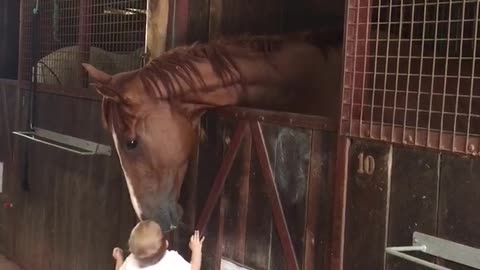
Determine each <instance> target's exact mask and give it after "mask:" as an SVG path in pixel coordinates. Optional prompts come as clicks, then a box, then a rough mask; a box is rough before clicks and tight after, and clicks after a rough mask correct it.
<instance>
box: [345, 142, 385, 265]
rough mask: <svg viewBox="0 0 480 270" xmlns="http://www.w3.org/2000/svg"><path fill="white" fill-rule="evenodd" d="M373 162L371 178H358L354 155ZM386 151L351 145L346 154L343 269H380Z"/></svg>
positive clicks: (376, 146)
mask: <svg viewBox="0 0 480 270" xmlns="http://www.w3.org/2000/svg"><path fill="white" fill-rule="evenodd" d="M360 153H363V154H364V156H365V157H366V156H367V155H371V156H372V157H373V158H374V160H375V170H374V172H373V174H372V175H368V174H359V173H357V170H358V164H359V162H358V155H359V154H360ZM389 153H390V147H389V146H388V145H385V144H378V143H372V142H365V141H353V142H352V145H351V148H350V154H349V168H348V183H347V205H346V221H345V222H346V223H345V251H344V252H345V254H344V269H349V270H356V269H359V270H360V269H361V270H363V269H372V270H374V269H379V270H380V269H383V267H384V263H385V260H384V258H385V257H384V254H385V230H386V226H385V225H386V224H385V223H386V215H387V192H388V188H389V183H388V176H389V175H388V174H389V172H388V170H389V166H388V164H389V158H390V154H389Z"/></svg>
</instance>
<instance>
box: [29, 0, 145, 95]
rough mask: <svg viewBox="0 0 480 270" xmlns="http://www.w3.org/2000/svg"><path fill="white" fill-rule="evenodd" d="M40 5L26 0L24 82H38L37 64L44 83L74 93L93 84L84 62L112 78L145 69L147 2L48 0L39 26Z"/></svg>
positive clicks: (127, 0) (138, 0) (41, 4)
mask: <svg viewBox="0 0 480 270" xmlns="http://www.w3.org/2000/svg"><path fill="white" fill-rule="evenodd" d="M36 6H37V1H35V0H28V1H22V18H21V23H22V28H21V30H22V33H21V35H22V42H21V43H22V47H21V48H22V54H21V63H22V67H21V70H20V72H21V79H23V80H28V81H30V80H33V77H34V76H33V69H32V64H33V62H36V66H37V76H36V78H37V82H38V83H39V85H42V84H43V86H47V87H52V86H55V87H58V88H62V89H65V90H66V91H68V89H72V88H81V87H86V86H87V78H86V74H85V72H84V71H83V69H82V67H81V65H80V64H81V63H82V62H88V63H91V64H93V65H94V66H96V67H98V68H99V69H101V70H104V71H106V72H107V73H110V74H113V73H118V72H121V71H126V70H132V69H135V68H138V67H141V63H142V56H143V52H144V44H145V24H146V14H145V10H146V0H43V1H39V2H38V20H37V21H36V23H35V21H34V20H33V19H34V18H35V17H34V16H35V15H34V14H33V10H34V8H35V7H36ZM35 34H38V42H32V40H33V39H32V36H34V35H35ZM34 43H35V44H34ZM35 50H36V55H38V58H37V59H35V60H38V61H32V60H33V59H32V55H33V54H32V52H34V51H35Z"/></svg>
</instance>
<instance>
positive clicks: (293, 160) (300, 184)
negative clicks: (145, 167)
mask: <svg viewBox="0 0 480 270" xmlns="http://www.w3.org/2000/svg"><path fill="white" fill-rule="evenodd" d="M218 119H219V118H218V116H217V115H216V114H215V113H213V112H212V113H210V114H209V115H208V116H207V117H206V119H205V120H204V126H205V127H206V131H207V139H206V140H205V141H204V142H202V144H201V145H200V150H199V154H198V158H197V164H196V167H197V168H198V172H197V178H196V181H189V180H188V179H187V180H186V182H185V185H184V187H183V193H182V202H183V203H182V204H183V205H184V206H187V208H186V209H185V210H186V220H185V221H186V222H187V221H188V220H189V219H191V218H193V219H194V221H190V222H191V224H195V223H196V222H197V221H198V218H199V215H200V213H201V211H202V210H203V208H204V207H205V202H206V200H207V197H208V195H209V192H210V190H211V187H212V185H213V184H214V183H213V180H214V178H215V175H216V174H217V172H218V169H219V167H220V163H221V161H222V160H223V158H224V157H225V153H226V150H227V148H228V146H229V143H230V141H231V139H232V137H233V131H234V130H235V128H236V124H238V119H233V118H224V119H223V118H221V120H220V121H218ZM261 126H262V129H263V132H264V136H265V141H266V144H267V151H268V155H269V159H270V163H271V165H272V170H273V174H274V178H275V183H276V188H277V189H278V192H279V196H280V197H279V198H280V201H281V203H282V205H283V208H282V209H283V211H284V213H285V218H286V221H287V227H288V230H289V233H290V235H291V238H292V243H293V249H294V252H295V254H296V256H297V260H298V264H299V266H300V269H327V268H328V265H329V262H330V261H329V257H330V229H331V226H330V224H331V219H330V218H331V207H332V205H331V202H332V197H331V195H332V188H333V185H332V184H333V179H334V178H333V177H334V164H335V146H336V143H335V141H336V139H335V138H336V135H335V133H334V132H331V131H322V130H318V129H312V128H308V127H303V128H302V127H297V128H294V127H286V126H282V125H281V124H272V123H269V122H265V123H262V124H261ZM265 183H266V181H265V179H264V177H263V175H262V172H261V168H260V164H259V158H258V156H257V154H256V151H255V147H253V146H252V138H251V137H249V136H247V137H246V138H245V139H244V141H243V142H242V145H241V148H240V150H239V153H238V155H237V157H236V158H235V161H234V163H233V166H232V169H231V171H230V173H229V175H228V177H227V180H226V184H225V187H224V190H223V192H222V195H221V199H220V200H219V202H218V203H217V204H216V206H215V210H214V212H213V216H212V218H211V219H210V221H209V223H208V226H207V232H206V243H205V248H204V253H203V254H204V265H203V267H204V269H219V268H218V263H219V260H220V258H221V257H224V258H227V259H230V260H233V261H235V262H237V263H240V264H244V265H246V266H248V267H251V268H253V269H272V270H277V269H278V270H281V269H287V268H286V261H285V255H284V252H283V250H282V246H281V244H280V238H281V237H284V236H285V235H282V234H283V233H281V232H279V231H278V230H277V229H276V225H275V220H274V219H273V217H272V213H273V211H274V209H273V208H272V207H271V205H270V200H269V195H268V194H269V190H268V188H267V186H266V184H265ZM187 190H195V191H196V192H194V194H193V195H194V196H195V197H194V198H192V197H189V196H188V194H189V193H188V191H187ZM188 202H190V204H189V203H188ZM188 205H190V206H193V209H192V208H188ZM190 229H193V227H190ZM179 233H180V234H187V233H189V231H185V230H180V231H179ZM185 237H186V235H183V236H179V239H181V238H183V239H185ZM183 241H185V240H183ZM186 244H187V242H186V241H185V242H184V243H178V245H177V248H178V249H180V250H181V252H182V253H183V254H184V255H185V256H187V257H188V256H189V252H188V251H187V250H185V249H186Z"/></svg>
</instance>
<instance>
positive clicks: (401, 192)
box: [387, 147, 440, 269]
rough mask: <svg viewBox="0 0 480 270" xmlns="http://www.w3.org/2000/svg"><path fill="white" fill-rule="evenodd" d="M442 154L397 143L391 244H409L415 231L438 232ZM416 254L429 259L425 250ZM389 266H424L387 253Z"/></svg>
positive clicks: (391, 192) (390, 226) (393, 162)
mask: <svg viewBox="0 0 480 270" xmlns="http://www.w3.org/2000/svg"><path fill="white" fill-rule="evenodd" d="M439 165H440V164H439V155H438V153H435V152H433V151H425V150H419V149H413V148H407V147H394V149H393V161H392V178H391V189H390V194H391V195H390V217H389V225H388V226H389V227H388V228H389V229H388V242H387V245H388V246H409V245H411V244H412V235H413V232H415V231H418V232H422V233H426V234H430V235H435V234H436V223H437V199H438V196H437V195H438V194H437V191H438V179H439V175H438V172H439V170H438V169H439ZM415 256H418V257H421V258H423V259H428V257H427V256H422V254H415ZM387 269H425V268H424V267H420V266H418V265H416V264H412V263H410V262H408V261H406V260H403V259H399V258H396V257H394V256H387Z"/></svg>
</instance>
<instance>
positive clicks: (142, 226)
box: [128, 220, 167, 264]
mask: <svg viewBox="0 0 480 270" xmlns="http://www.w3.org/2000/svg"><path fill="white" fill-rule="evenodd" d="M128 247H129V250H130V252H131V253H132V254H133V256H134V257H135V259H136V260H137V261H138V262H139V263H141V264H154V263H156V262H157V261H159V260H160V259H162V257H163V256H164V255H165V252H166V251H167V240H166V239H165V237H164V235H163V232H162V228H161V227H160V225H158V223H156V222H155V221H152V220H144V221H141V222H139V223H138V224H137V225H136V226H135V227H134V228H133V230H132V232H131V233H130V238H129V239H128Z"/></svg>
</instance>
